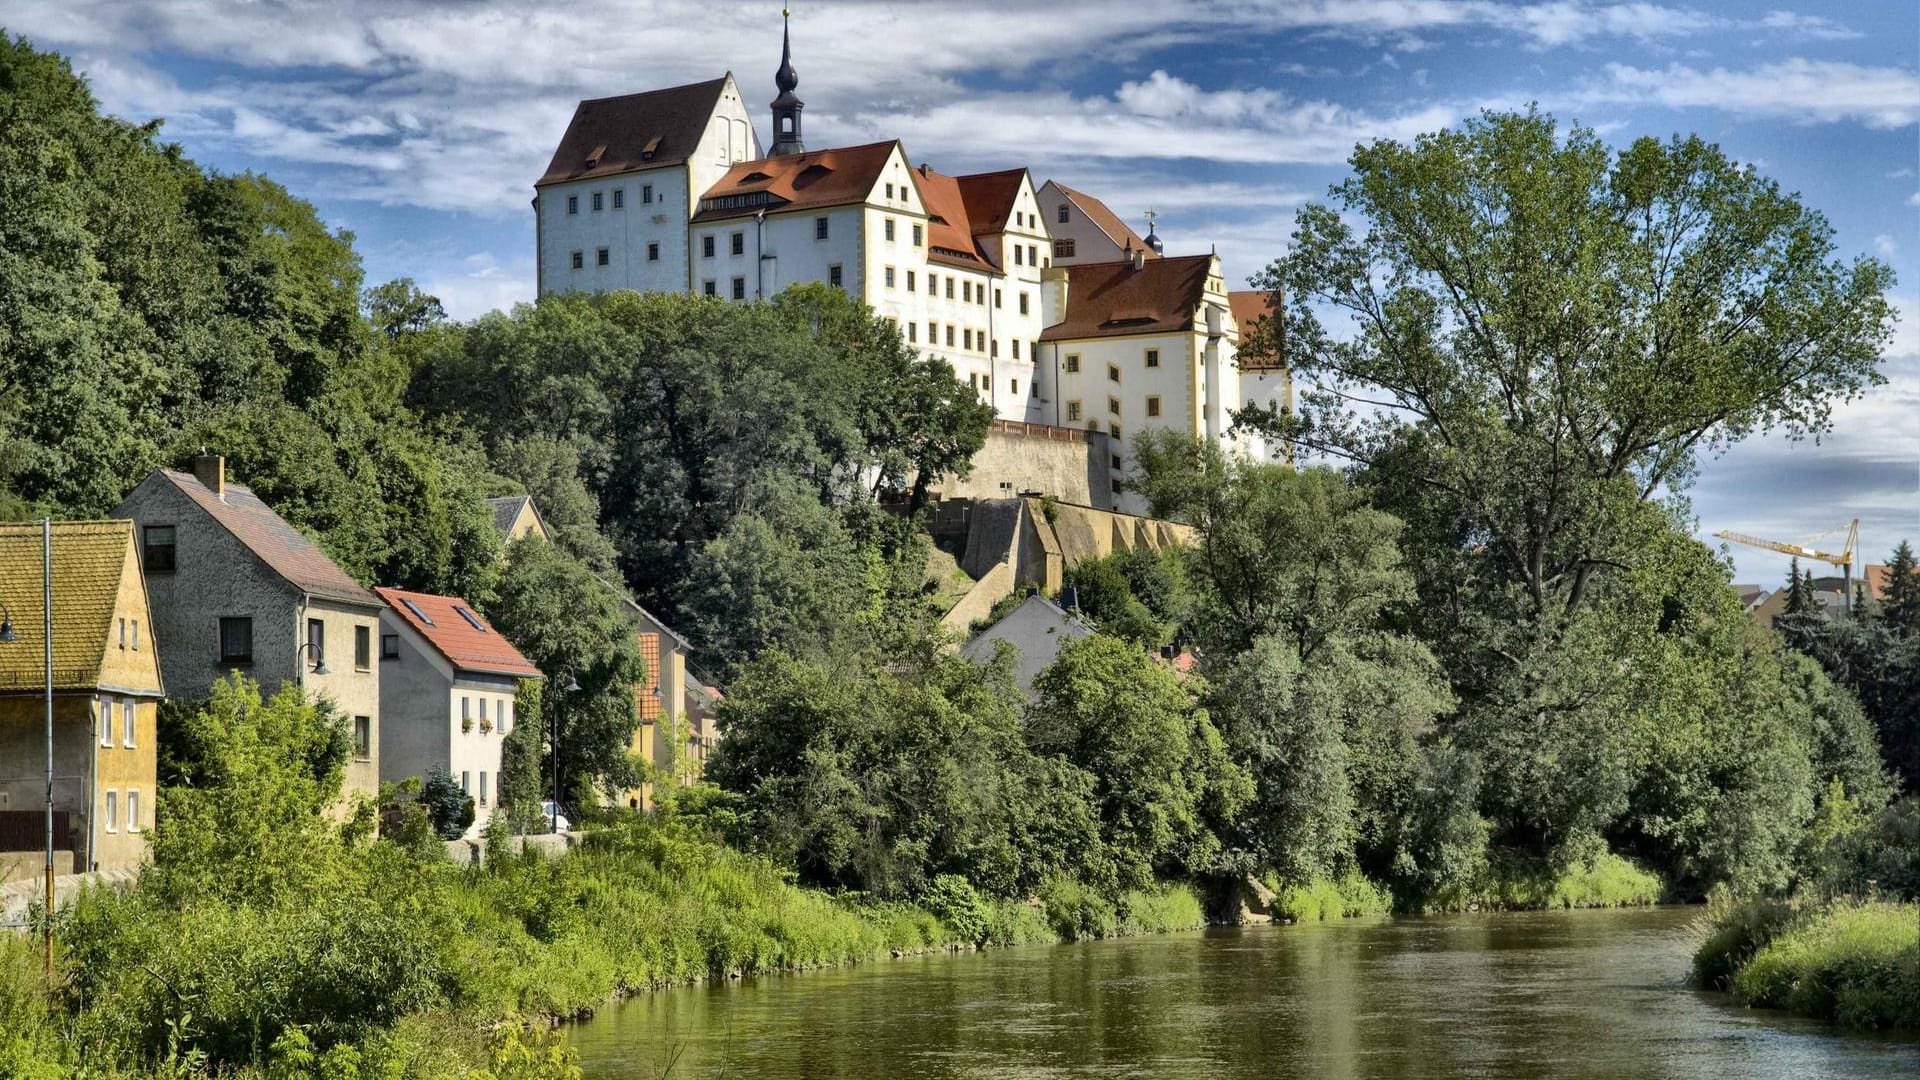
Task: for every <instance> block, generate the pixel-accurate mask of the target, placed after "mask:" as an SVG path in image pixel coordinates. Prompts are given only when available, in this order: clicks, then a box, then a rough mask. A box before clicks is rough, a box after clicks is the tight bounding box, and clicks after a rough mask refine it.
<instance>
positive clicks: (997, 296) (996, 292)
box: [993, 289, 1000, 307]
mask: <svg viewBox="0 0 1920 1080" xmlns="http://www.w3.org/2000/svg"><path fill="white" fill-rule="evenodd" d="M993 306H994V307H999V306H1000V290H999V289H995V290H993Z"/></svg>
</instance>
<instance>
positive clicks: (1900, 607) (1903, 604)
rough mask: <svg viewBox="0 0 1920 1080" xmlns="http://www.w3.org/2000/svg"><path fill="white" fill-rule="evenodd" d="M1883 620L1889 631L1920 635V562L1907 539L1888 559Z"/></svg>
mask: <svg viewBox="0 0 1920 1080" xmlns="http://www.w3.org/2000/svg"><path fill="white" fill-rule="evenodd" d="M1880 620H1881V621H1882V622H1884V623H1885V624H1886V625H1887V626H1888V627H1889V628H1891V629H1893V630H1895V631H1898V632H1903V633H1907V634H1913V635H1920V560H1916V559H1915V558H1914V554H1913V545H1912V544H1909V543H1907V542H1906V541H1905V540H1902V541H1900V543H1899V544H1897V545H1895V546H1894V549H1893V554H1892V555H1891V556H1889V557H1888V559H1887V585H1886V595H1885V596H1883V597H1881V598H1880Z"/></svg>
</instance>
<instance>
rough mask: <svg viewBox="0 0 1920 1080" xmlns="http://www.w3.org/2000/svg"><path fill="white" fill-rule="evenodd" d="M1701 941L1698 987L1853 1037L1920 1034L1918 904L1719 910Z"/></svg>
mask: <svg viewBox="0 0 1920 1080" xmlns="http://www.w3.org/2000/svg"><path fill="white" fill-rule="evenodd" d="M1701 933H1702V939H1701V942H1700V944H1699V946H1698V948H1697V949H1696V950H1695V951H1694V956H1693V974H1694V980H1695V981H1696V982H1697V983H1698V984H1699V985H1700V986H1702V987H1704V988H1706V989H1711V990H1723V991H1727V992H1729V993H1731V994H1732V995H1733V998H1734V1000H1735V1001H1738V1002H1739V1003H1740V1004H1742V1005H1747V1006H1751V1007H1754V1008H1764V1009H1784V1010H1786V1011H1788V1012H1793V1013H1798V1014H1800V1015H1802V1016H1811V1017H1814V1018H1815V1019H1819V1020H1824V1021H1826V1022H1828V1023H1831V1024H1836V1025H1838V1026H1840V1027H1843V1028H1848V1029H1852V1030H1875V1029H1890V1030H1904V1031H1920V904H1912V903H1897V902H1893V901H1886V900H1848V899H1841V900H1833V901H1829V902H1826V903H1817V902H1809V903H1799V902H1795V901H1790V900H1750V901H1746V902H1743V903H1723V904H1720V905H1717V906H1716V907H1715V909H1714V910H1713V911H1712V912H1711V913H1710V914H1709V916H1708V917H1707V919H1706V920H1705V922H1704V924H1703V926H1702V928H1701Z"/></svg>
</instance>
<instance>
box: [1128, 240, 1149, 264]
mask: <svg viewBox="0 0 1920 1080" xmlns="http://www.w3.org/2000/svg"><path fill="white" fill-rule="evenodd" d="M1128 243H1129V244H1131V243H1132V241H1128ZM1128 254H1129V256H1130V257H1131V258H1132V259H1133V268H1134V269H1135V270H1138V269H1141V268H1142V267H1144V266H1146V265H1147V249H1146V248H1130V249H1129V251H1128Z"/></svg>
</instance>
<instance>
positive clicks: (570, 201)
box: [567, 195, 580, 214]
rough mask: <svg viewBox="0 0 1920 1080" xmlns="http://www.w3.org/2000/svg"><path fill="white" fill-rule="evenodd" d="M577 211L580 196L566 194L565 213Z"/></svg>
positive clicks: (575, 212) (578, 210)
mask: <svg viewBox="0 0 1920 1080" xmlns="http://www.w3.org/2000/svg"><path fill="white" fill-rule="evenodd" d="M579 212H580V196H578V195H569V196H567V213H569V214H577V213H579Z"/></svg>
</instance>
